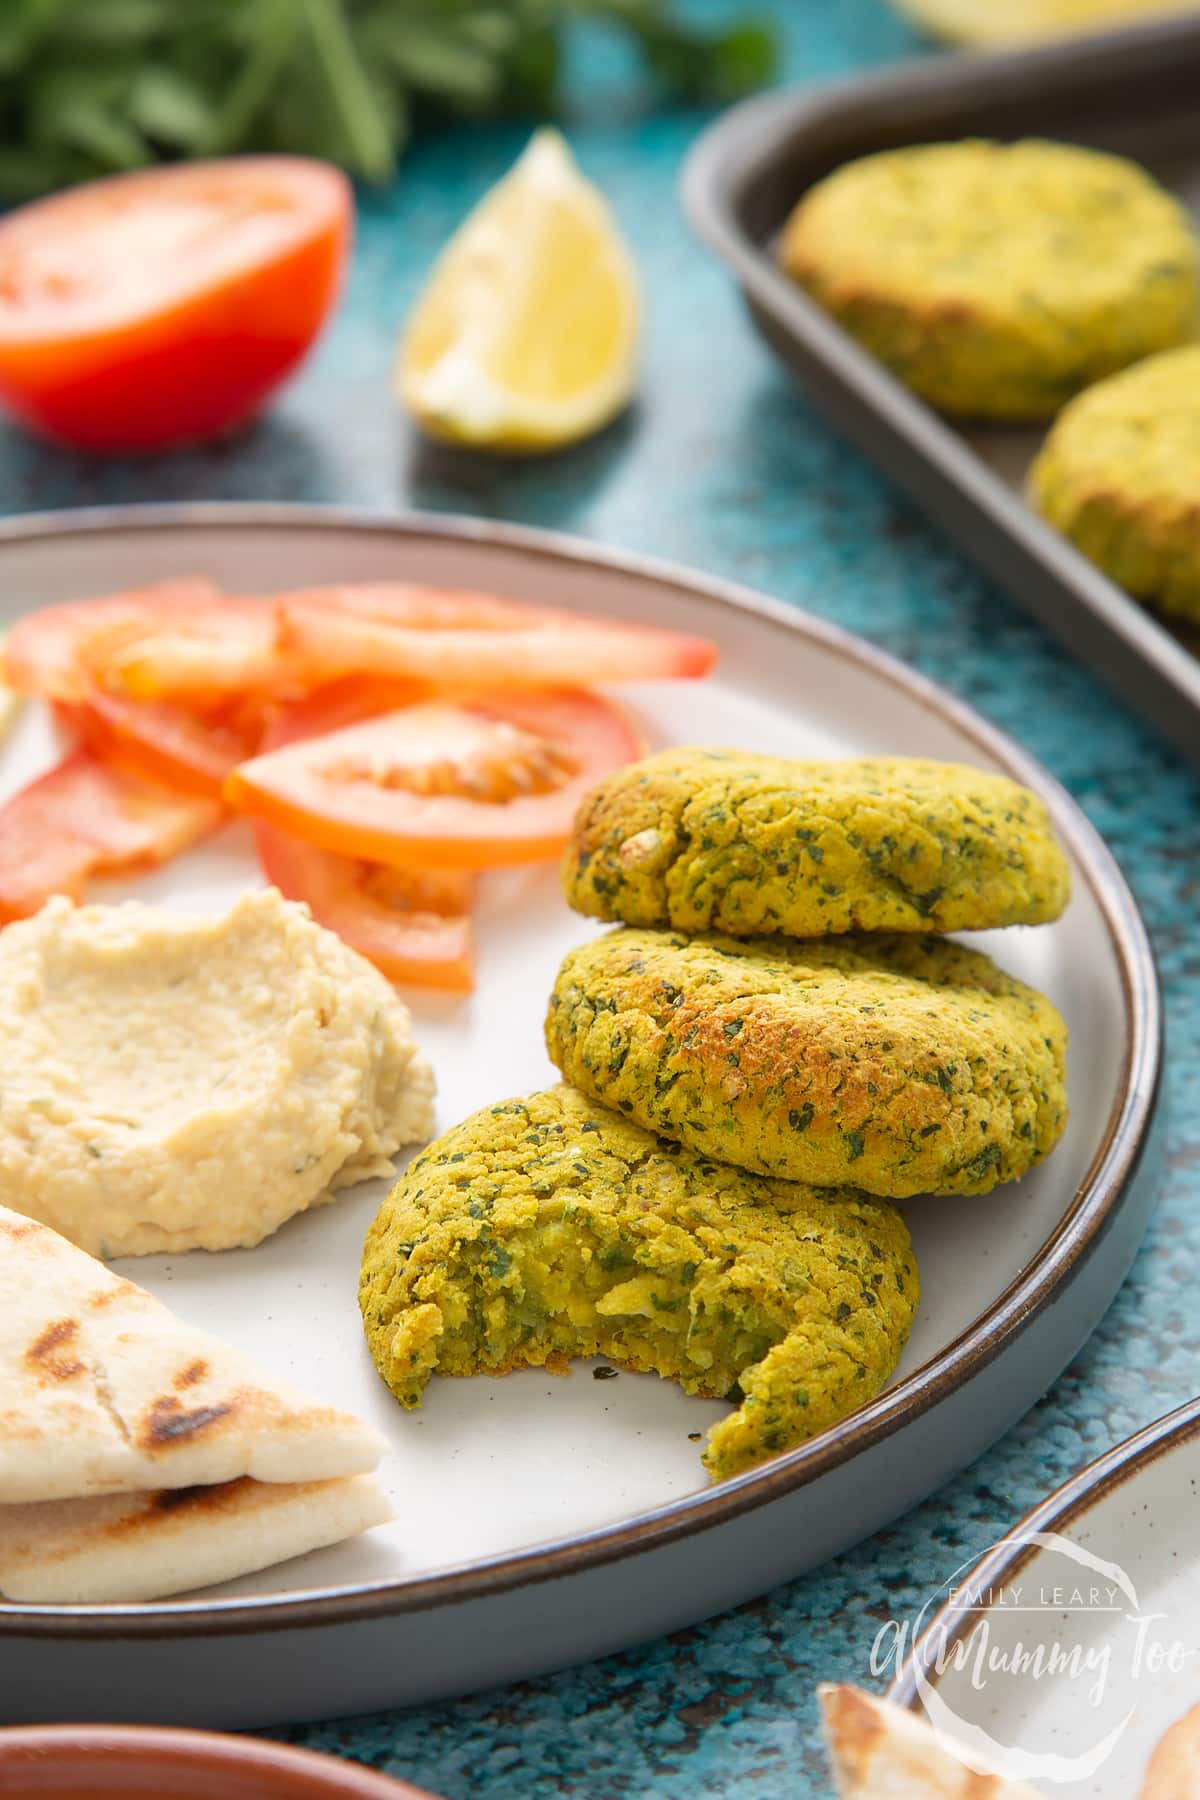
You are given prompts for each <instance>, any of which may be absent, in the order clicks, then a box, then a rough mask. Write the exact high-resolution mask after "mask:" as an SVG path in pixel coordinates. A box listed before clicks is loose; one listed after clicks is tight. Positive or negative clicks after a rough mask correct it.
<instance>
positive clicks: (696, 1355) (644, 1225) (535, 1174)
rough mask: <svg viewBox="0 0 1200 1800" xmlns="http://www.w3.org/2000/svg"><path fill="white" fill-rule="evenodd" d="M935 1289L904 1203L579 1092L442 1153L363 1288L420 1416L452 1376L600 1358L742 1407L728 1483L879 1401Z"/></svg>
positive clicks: (391, 1227) (710, 1448)
mask: <svg viewBox="0 0 1200 1800" xmlns="http://www.w3.org/2000/svg"><path fill="white" fill-rule="evenodd" d="M917 1297H918V1284H917V1269H916V1261H915V1258H914V1256H913V1252H912V1244H911V1241H910V1239H909V1236H908V1231H907V1229H906V1227H905V1225H904V1221H903V1220H902V1219H901V1217H900V1215H899V1213H898V1212H896V1210H895V1209H894V1208H893V1207H891V1206H889V1205H888V1204H887V1203H886V1202H883V1201H879V1200H872V1199H869V1198H868V1197H867V1196H866V1195H863V1194H860V1193H857V1192H855V1191H854V1190H846V1191H843V1192H820V1193H818V1192H816V1191H815V1190H813V1189H811V1188H806V1187H804V1186H801V1185H799V1184H797V1183H792V1182H784V1181H774V1180H770V1179H768V1178H764V1177H761V1176H754V1175H747V1174H745V1173H744V1172H743V1171H741V1170H738V1169H734V1168H730V1167H728V1166H727V1165H724V1164H721V1163H716V1162H711V1161H709V1160H708V1159H707V1158H706V1157H704V1156H702V1155H696V1154H694V1153H693V1152H691V1151H688V1150H685V1149H681V1148H680V1146H679V1145H677V1144H668V1143H664V1142H662V1141H661V1140H660V1139H658V1138H656V1137H654V1136H653V1135H651V1134H650V1133H649V1132H646V1131H643V1130H641V1129H640V1128H639V1127H638V1126H636V1125H633V1124H630V1122H629V1121H628V1120H626V1119H623V1118H621V1117H620V1116H619V1115H618V1114H615V1113H612V1112H609V1111H608V1110H607V1109H605V1108H604V1107H601V1106H598V1105H596V1103H595V1102H594V1101H591V1100H588V1099H586V1098H585V1097H584V1096H583V1095H582V1094H579V1093H577V1092H576V1091H575V1090H574V1089H571V1088H567V1087H559V1088H554V1089H551V1090H550V1091H549V1092H547V1093H541V1094H533V1095H530V1096H529V1097H527V1098H525V1099H520V1100H509V1101H505V1102H503V1103H502V1104H500V1105H496V1106H490V1107H486V1108H484V1110H483V1111H482V1112H478V1113H476V1114H474V1116H473V1117H471V1118H469V1119H466V1120H464V1121H463V1123H462V1124H460V1125H456V1126H454V1127H453V1129H452V1130H450V1131H448V1132H446V1133H445V1134H444V1135H443V1136H442V1137H440V1138H439V1139H438V1140H437V1142H436V1143H434V1144H432V1145H431V1146H430V1147H429V1148H428V1149H427V1150H426V1151H424V1152H423V1154H422V1155H421V1156H419V1157H418V1158H417V1160H416V1161H415V1162H414V1163H413V1164H412V1165H411V1167H410V1168H409V1169H408V1170H407V1171H406V1173H405V1174H404V1175H402V1176H401V1177H400V1180H399V1181H398V1182H397V1183H396V1185H395V1187H394V1188H393V1189H392V1191H391V1193H390V1194H389V1195H388V1197H387V1199H386V1200H385V1201H384V1203H383V1205H382V1206H381V1207H380V1210H379V1214H378V1216H377V1218H376V1220H375V1222H374V1224H373V1225H372V1227H371V1229H370V1231H369V1233H368V1235H367V1241H366V1245H365V1248H364V1252H363V1269H362V1281H361V1285H360V1290H359V1299H360V1304H361V1307H362V1315H363V1326H364V1330H365V1332H366V1336H367V1342H368V1344H369V1345H370V1349H371V1354H372V1356H373V1357H374V1359H375V1363H376V1366H377V1367H378V1369H379V1372H380V1374H381V1375H382V1376H383V1378H384V1380H385V1381H386V1382H387V1384H388V1386H389V1387H390V1388H391V1389H392V1392H393V1393H394V1394H395V1395H396V1397H397V1399H398V1400H400V1402H401V1404H402V1405H404V1406H408V1407H412V1406H416V1405H417V1404H419V1401H420V1398H421V1394H422V1392H423V1391H424V1388H425V1384H426V1382H427V1381H428V1379H429V1376H430V1374H431V1373H432V1372H433V1371H434V1370H435V1369H436V1370H438V1371H440V1372H441V1373H443V1374H449V1375H471V1374H477V1373H483V1372H487V1373H492V1374H501V1373H504V1372H506V1371H508V1370H510V1369H513V1368H518V1367H523V1366H527V1365H531V1364H534V1365H547V1366H550V1367H556V1366H562V1365H563V1363H564V1362H565V1359H566V1358H568V1357H572V1356H594V1355H597V1354H602V1355H604V1356H608V1357H611V1358H612V1360H613V1361H614V1362H618V1363H621V1364H623V1365H624V1366H626V1367H628V1368H632V1369H644V1370H652V1371H656V1372H657V1373H659V1374H661V1375H665V1376H669V1377H671V1378H672V1379H674V1380H677V1381H678V1382H680V1383H681V1385H682V1386H683V1387H684V1388H685V1389H686V1390H687V1392H688V1393H692V1394H707V1395H711V1396H716V1397H724V1396H726V1395H733V1396H734V1397H735V1398H736V1399H737V1402H738V1405H737V1410H736V1411H735V1412H734V1413H732V1414H731V1415H730V1416H729V1417H728V1418H726V1419H723V1420H722V1421H721V1422H720V1424H718V1425H717V1426H716V1427H714V1429H713V1430H712V1432H711V1433H710V1434H709V1440H708V1443H707V1445H706V1447H705V1449H704V1451H703V1452H702V1455H703V1459H704V1462H705V1465H706V1467H707V1468H708V1470H709V1472H710V1473H711V1474H712V1475H713V1477H714V1479H720V1478H722V1477H724V1476H727V1475H734V1474H737V1473H738V1472H739V1471H740V1470H742V1469H745V1468H747V1467H749V1466H750V1465H751V1464H753V1463H755V1462H758V1461H760V1460H761V1459H762V1458H763V1457H765V1456H769V1455H771V1454H772V1453H774V1452H777V1451H780V1450H785V1449H789V1448H790V1447H791V1446H793V1445H794V1444H797V1443H800V1442H801V1441H802V1440H803V1439H805V1438H807V1437H811V1436H812V1435H813V1434H814V1433H815V1432H818V1431H822V1430H824V1429H825V1428H826V1427H827V1426H829V1425H832V1424H835V1423H836V1422H837V1421H838V1420H839V1419H842V1418H844V1417H845V1416H846V1414H847V1413H849V1412H852V1411H853V1410H854V1409H855V1407H857V1406H860V1405H862V1404H864V1403H865V1402H866V1401H867V1400H870V1399H872V1398H873V1397H874V1395H875V1394H876V1393H877V1392H878V1391H879V1389H880V1388H881V1387H882V1386H883V1384H884V1382H885V1381H886V1380H887V1379H888V1377H889V1375H890V1374H891V1372H892V1370H893V1369H894V1367H895V1365H896V1361H897V1358H898V1357H899V1354H900V1351H901V1349H902V1347H903V1344H904V1341H905V1339H906V1338H907V1336H908V1332H909V1327H910V1326H911V1324H912V1319H913V1315H914V1313H915V1311H916V1306H917Z"/></svg>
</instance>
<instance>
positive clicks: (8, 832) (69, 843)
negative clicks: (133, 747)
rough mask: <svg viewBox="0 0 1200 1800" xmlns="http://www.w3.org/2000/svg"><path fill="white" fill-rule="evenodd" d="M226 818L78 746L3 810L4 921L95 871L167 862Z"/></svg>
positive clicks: (0, 911)
mask: <svg viewBox="0 0 1200 1800" xmlns="http://www.w3.org/2000/svg"><path fill="white" fill-rule="evenodd" d="M223 817H224V813H223V809H222V808H221V806H220V805H219V804H218V803H217V802H216V801H214V800H208V799H204V798H201V797H200V796H198V795H193V794H179V793H173V792H172V791H171V790H170V789H169V788H162V787H154V786H151V785H150V784H149V783H148V782H142V781H137V780H135V779H133V778H131V777H130V776H128V775H125V774H122V773H121V772H120V771H119V770H116V769H112V768H109V767H107V766H106V765H105V764H104V763H101V762H97V760H96V759H95V757H93V756H91V755H90V754H89V752H88V751H87V750H75V751H73V752H72V753H71V754H70V755H69V756H68V757H66V758H65V759H64V761H62V762H61V763H59V764H58V766H57V767H56V768H54V769H51V770H50V772H49V774H47V775H42V776H40V777H39V779H38V780H36V781H31V782H30V784H29V786H28V787H24V788H22V789H21V790H20V792H19V793H17V794H14V795H13V797H12V799H11V800H9V801H8V802H7V803H6V804H5V805H4V806H3V807H0V922H4V921H7V920H9V919H21V918H26V917H27V916H28V915H29V914H30V913H35V912H37V910H38V908H39V907H41V906H43V905H44V904H45V902H46V901H47V900H48V899H49V898H50V896H51V895H52V894H67V895H69V896H70V898H71V899H73V900H78V899H79V898H80V897H81V895H82V893H83V887H84V883H85V881H86V880H87V877H88V876H89V875H93V874H101V873H104V874H109V873H115V872H116V871H118V870H121V869H128V868H135V867H143V866H151V865H153V864H156V863H162V862H167V861H168V860H169V859H170V858H171V857H172V856H175V855H177V854H178V852H179V851H180V850H186V849H187V847H188V846H189V845H190V844H194V843H195V842H196V841H197V839H198V838H202V837H204V836H205V835H206V834H207V833H208V832H210V831H212V830H214V829H215V827H216V826H218V825H219V824H220V822H221V820H222V818H223Z"/></svg>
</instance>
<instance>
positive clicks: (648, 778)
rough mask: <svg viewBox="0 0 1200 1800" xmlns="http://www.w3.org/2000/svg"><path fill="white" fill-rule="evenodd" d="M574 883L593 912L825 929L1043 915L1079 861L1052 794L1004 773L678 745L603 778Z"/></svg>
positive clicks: (977, 927) (588, 810) (989, 923)
mask: <svg viewBox="0 0 1200 1800" xmlns="http://www.w3.org/2000/svg"><path fill="white" fill-rule="evenodd" d="M563 885H564V888H565V890H566V896H567V900H568V901H569V903H570V904H571V905H572V906H573V907H574V908H575V909H576V911H577V912H581V913H588V914H590V915H591V916H592V917H593V918H599V919H621V920H623V921H624V922H625V923H626V924H628V925H650V926H655V925H668V926H671V927H672V928H673V929H674V930H676V931H726V932H729V933H730V935H731V936H733V937H757V936H762V935H765V934H769V933H774V932H783V933H785V934H787V935H788V936H789V937H822V936H824V935H825V934H826V933H827V932H844V931H986V930H988V929H989V928H991V927H993V926H998V925H1037V924H1041V923H1043V922H1044V921H1046V920H1048V919H1056V918H1057V917H1058V916H1059V914H1060V913H1061V912H1062V910H1063V908H1064V906H1065V905H1066V903H1067V899H1068V897H1069V894H1070V886H1071V872H1070V865H1069V863H1068V861H1067V858H1066V855H1065V853H1064V852H1063V850H1062V849H1061V848H1060V846H1059V844H1058V842H1057V840H1056V839H1055V836H1054V828H1053V826H1052V825H1051V823H1050V816H1049V814H1048V813H1047V811H1046V809H1045V807H1044V806H1043V805H1042V802H1041V801H1040V800H1039V799H1038V797H1037V795H1036V794H1033V793H1031V792H1030V791H1029V789H1028V788H1024V787H1021V786H1020V785H1019V784H1018V783H1017V782H1015V781H1010V780H1009V779H1008V777H1007V776H1004V775H993V774H990V773H989V772H988V771H986V770H984V769H972V768H966V767H964V766H962V765H961V764H956V763H939V762H928V761H921V760H918V759H916V758H906V757H877V758H873V759H863V760H860V761H853V762H796V761H792V760H790V759H788V758H786V757H781V756H762V755H756V754H755V753H754V752H752V751H749V750H699V749H678V750H663V751H661V752H660V753H659V754H658V755H657V756H648V757H646V758H645V759H644V760H643V761H642V762H637V763H632V764H630V765H629V767H628V768H624V769H620V770H618V771H617V773H616V774H614V775H611V776H609V778H608V780H607V781H603V782H601V784H600V786H599V787H597V788H594V789H593V790H592V792H591V793H590V794H589V795H588V796H587V798H586V799H585V800H584V801H583V803H582V805H581V806H580V808H579V812H578V815H577V817H576V820H575V827H574V832H573V835H572V840H571V844H570V847H569V849H568V850H567V854H566V858H565V861H564V864H563Z"/></svg>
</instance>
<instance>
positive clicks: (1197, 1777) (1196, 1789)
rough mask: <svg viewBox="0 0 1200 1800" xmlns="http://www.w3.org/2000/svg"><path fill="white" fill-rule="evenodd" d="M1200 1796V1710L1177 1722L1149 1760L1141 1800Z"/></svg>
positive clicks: (1183, 1799) (1196, 1708) (1181, 1799)
mask: <svg viewBox="0 0 1200 1800" xmlns="http://www.w3.org/2000/svg"><path fill="white" fill-rule="evenodd" d="M1197 1795H1200V1706H1193V1707H1192V1709H1191V1711H1190V1712H1185V1713H1184V1715H1183V1717H1182V1719H1176V1721H1175V1723H1174V1725H1172V1727H1171V1729H1170V1730H1169V1731H1168V1732H1167V1734H1166V1736H1165V1737H1164V1738H1162V1739H1161V1741H1160V1742H1159V1745H1158V1748H1157V1750H1156V1751H1155V1752H1154V1755H1153V1756H1152V1757H1151V1758H1150V1767H1149V1768H1148V1769H1147V1770H1146V1779H1145V1781H1144V1782H1143V1784H1142V1794H1141V1800H1196V1796H1197Z"/></svg>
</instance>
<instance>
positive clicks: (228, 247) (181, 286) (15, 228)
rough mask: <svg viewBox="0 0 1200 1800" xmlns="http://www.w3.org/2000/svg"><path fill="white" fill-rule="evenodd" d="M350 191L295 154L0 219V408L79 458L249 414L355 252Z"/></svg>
mask: <svg viewBox="0 0 1200 1800" xmlns="http://www.w3.org/2000/svg"><path fill="white" fill-rule="evenodd" d="M352 219H353V198H352V194H351V188H350V184H349V182H348V181H347V180H346V178H345V177H344V176H343V175H341V174H340V173H339V172H338V170H337V169H334V168H331V167H329V166H328V165H327V164H325V163H319V162H311V161H308V160H307V159H305V158H302V157H291V156H254V157H251V156H246V157H233V158H230V159H229V160H227V161H223V162H207V163H205V162H199V163H189V164H176V165H174V166H172V167H169V168H158V169H145V170H139V171H137V172H136V173H134V174H130V175H117V176H113V177H111V178H110V179H107V180H104V181H93V182H88V183H86V184H85V185H83V186H82V187H78V188H72V189H70V190H68V191H67V192H66V193H62V194H56V195H54V196H52V197H51V198H50V199H48V200H39V201H36V202H34V203H33V204H32V205H29V206H23V207H20V208H18V210H17V211H15V212H12V213H10V214H9V215H8V217H7V218H5V219H4V220H3V221H2V222H0V403H3V405H4V406H5V407H6V408H7V410H8V411H9V412H11V413H12V414H13V416H14V417H15V418H17V419H19V420H20V421H21V423H22V424H24V425H27V426H29V427H30V428H31V429H32V430H34V431H36V432H39V433H41V434H42V435H44V436H47V437H51V438H56V439H58V440H60V441H61V442H63V443H67V444H73V445H76V446H77V447H79V448H81V449H86V450H105V451H126V450H151V449H159V448H161V447H163V446H164V445H167V444H180V443H189V442H195V441H196V440H198V439H201V438H206V437H211V436H213V435H214V434H215V433H217V432H224V431H229V430H230V429H232V428H233V427H234V426H236V425H239V424H241V423H242V422H243V421H244V420H246V419H249V418H250V417H252V415H253V414H254V413H256V412H257V411H258V410H259V408H260V407H261V406H262V405H263V403H264V402H265V400H266V399H267V397H268V395H269V394H271V393H272V392H273V390H274V389H275V388H276V387H277V386H278V385H279V383H280V382H281V381H282V380H283V379H284V378H285V376H287V375H289V374H290V373H291V371H292V370H293V369H294V368H295V367H296V365H297V364H298V363H299V362H300V360H301V358H302V357H303V356H304V355H305V353H306V352H307V351H308V349H309V348H310V347H311V345H312V342H313V340H314V338H315V337H316V335H317V333H318V331H319V330H320V328H321V326H322V325H323V324H324V322H325V319H326V317H327V316H328V314H329V311H330V309H331V307H332V306H333V303H334V300H335V299H336V297H337V292H338V288H339V286H340V283H341V275H342V269H343V265H344V263H345V260H346V252H347V249H348V247H349V242H350V230H351V222H352Z"/></svg>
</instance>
